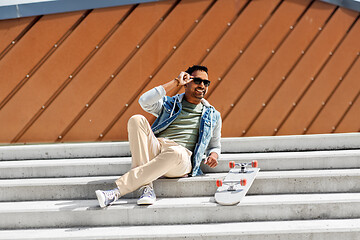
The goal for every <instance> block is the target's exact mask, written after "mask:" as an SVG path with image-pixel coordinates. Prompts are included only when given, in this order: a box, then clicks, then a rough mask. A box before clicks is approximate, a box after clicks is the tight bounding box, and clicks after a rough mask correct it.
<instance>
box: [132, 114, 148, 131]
mask: <svg viewBox="0 0 360 240" xmlns="http://www.w3.org/2000/svg"><path fill="white" fill-rule="evenodd" d="M144 121H147V120H146V118H145V117H144V116H143V115H140V114H136V115H133V116H132V117H131V118H130V119H129V121H128V129H131V128H134V127H138V126H139V125H140V124H143V123H144Z"/></svg>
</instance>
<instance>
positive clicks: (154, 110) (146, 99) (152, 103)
mask: <svg viewBox="0 0 360 240" xmlns="http://www.w3.org/2000/svg"><path fill="white" fill-rule="evenodd" d="M165 95H166V91H165V89H164V88H163V87H162V86H158V87H155V88H153V89H151V90H149V91H147V92H145V93H144V94H143V95H141V96H140V98H139V104H140V106H141V107H142V109H144V110H145V111H146V112H148V113H151V114H152V115H154V116H155V117H158V116H159V114H160V113H161V110H162V106H163V101H164V100H163V98H164V97H165Z"/></svg>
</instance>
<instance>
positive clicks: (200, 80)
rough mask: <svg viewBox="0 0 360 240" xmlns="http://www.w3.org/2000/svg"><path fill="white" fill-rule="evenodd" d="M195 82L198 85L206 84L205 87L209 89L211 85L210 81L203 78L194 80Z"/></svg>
mask: <svg viewBox="0 0 360 240" xmlns="http://www.w3.org/2000/svg"><path fill="white" fill-rule="evenodd" d="M193 82H194V83H195V84H197V85H199V84H201V83H202V82H203V83H204V86H205V87H208V86H209V85H210V81H209V80H207V79H202V78H193Z"/></svg>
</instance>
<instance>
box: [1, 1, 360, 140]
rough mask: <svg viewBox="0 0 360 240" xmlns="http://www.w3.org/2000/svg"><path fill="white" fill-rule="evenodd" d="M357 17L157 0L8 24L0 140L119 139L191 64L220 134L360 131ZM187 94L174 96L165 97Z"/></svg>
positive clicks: (296, 8)
mask: <svg viewBox="0 0 360 240" xmlns="http://www.w3.org/2000/svg"><path fill="white" fill-rule="evenodd" d="M358 17H359V13H358V12H355V11H351V10H348V9H345V8H340V7H336V6H334V5H331V4H328V3H324V2H320V1H311V0H283V1H281V0H252V1H247V0H218V1H213V0H195V1H194V0H182V1H175V0H171V1H160V2H154V3H144V4H140V5H129V6H121V7H114V8H106V9H96V10H88V11H81V12H72V13H62V14H54V15H46V16H37V17H29V18H21V19H11V20H2V21H0V143H29V142H74V141H119V140H120V141H121V140H127V131H126V123H127V120H128V119H129V117H130V116H131V115H133V114H137V113H140V114H144V115H145V116H146V117H147V118H148V119H149V121H153V120H154V117H152V116H151V115H149V114H147V113H145V112H144V111H143V110H142V109H141V108H140V107H139V105H138V103H137V100H138V98H139V95H140V94H141V93H143V92H144V91H147V90H149V89H151V88H153V87H155V86H157V85H160V84H163V83H165V82H167V81H169V80H171V79H173V78H175V77H176V76H177V75H178V73H179V72H180V71H182V70H185V69H186V68H187V67H188V66H190V65H192V64H203V65H206V66H207V67H208V68H209V78H210V80H211V81H212V83H211V86H210V89H209V93H208V95H207V99H208V100H209V101H210V103H212V104H213V105H214V106H215V107H216V108H217V109H218V110H219V111H220V112H221V114H222V117H223V131H222V135H223V136H224V137H241V136H260V135H265V136H269V135H289V134H291V135H292V134H318V133H334V132H336V133H339V132H358V131H360V120H359V119H360V97H359V94H360V79H359V76H360V59H359V51H360V41H359V39H360V21H359V20H358ZM177 92H179V93H180V92H182V89H177V90H176V91H174V92H171V93H169V95H172V94H175V93H177Z"/></svg>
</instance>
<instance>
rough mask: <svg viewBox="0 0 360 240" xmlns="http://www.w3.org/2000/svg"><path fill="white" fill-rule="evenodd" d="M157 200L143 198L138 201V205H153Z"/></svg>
mask: <svg viewBox="0 0 360 240" xmlns="http://www.w3.org/2000/svg"><path fill="white" fill-rule="evenodd" d="M155 202H156V199H146V198H142V199H139V200H138V201H137V205H152V204H154V203H155Z"/></svg>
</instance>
